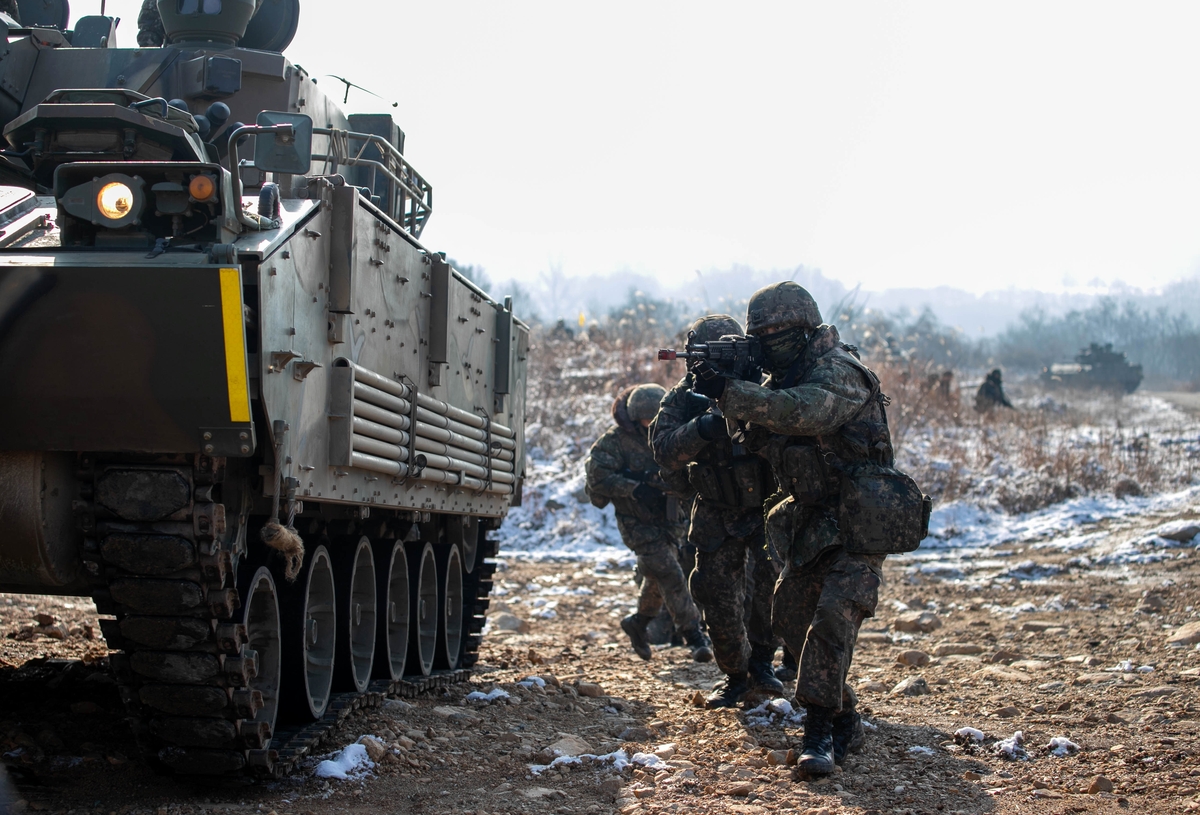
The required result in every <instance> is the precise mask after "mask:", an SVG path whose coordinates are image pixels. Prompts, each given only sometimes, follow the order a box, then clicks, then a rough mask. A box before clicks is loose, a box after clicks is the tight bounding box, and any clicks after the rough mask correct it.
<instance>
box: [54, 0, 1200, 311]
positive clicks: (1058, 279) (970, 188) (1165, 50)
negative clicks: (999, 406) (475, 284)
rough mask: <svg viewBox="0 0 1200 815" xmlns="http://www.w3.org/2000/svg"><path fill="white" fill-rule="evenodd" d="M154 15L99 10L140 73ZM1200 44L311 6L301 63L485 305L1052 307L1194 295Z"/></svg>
mask: <svg viewBox="0 0 1200 815" xmlns="http://www.w3.org/2000/svg"><path fill="white" fill-rule="evenodd" d="M97 5H98V4H97ZM138 5H139V3H138V2H137V0H110V2H109V4H108V7H109V10H110V13H118V14H121V15H122V16H123V17H125V21H124V22H123V24H122V26H121V33H122V40H121V42H122V44H124V45H127V46H128V45H132V44H133V38H134V35H135V33H136V22H135V21H136V16H137V15H136V9H137V6H138ZM84 6H85V4H84V3H83V2H82V0H80V1H79V2H77V3H76V7H75V9H74V11H75V14H76V15H80V14H83V13H88V12H89V11H90V12H91V13H95V10H92V9H87V8H84ZM1198 32H1200V4H1196V3H1177V4H1172V3H1149V4H1146V3H1139V4H1132V3H1129V4H1123V5H1121V6H1118V5H1117V4H1107V3H1095V2H1079V3H1065V2H1064V3H1047V2H1036V3H1034V2H1029V3H1023V2H1004V3H992V4H983V3H962V2H921V3H917V2H910V3H896V2H877V3H875V2H867V3H836V2H821V3H810V2H778V3H753V2H741V3H729V2H722V3H712V2H696V0H692V2H654V1H653V0H640V2H626V0H603V1H602V2H593V3H574V2H563V1H562V0H555V2H526V1H525V0H508V1H507V2H503V3H498V2H491V1H488V2H455V1H454V0H438V1H437V2H406V1H405V0H397V1H396V2H380V1H378V0H377V1H376V2H364V0H337V1H336V2H334V1H333V0H303V12H302V17H301V31H300V34H299V36H298V37H297V38H296V40H295V42H294V43H293V45H292V46H291V47H290V48H289V49H288V52H287V53H288V56H289V57H290V58H291V59H292V60H293V61H294V62H297V63H300V64H301V65H303V66H304V67H305V68H306V69H308V70H309V72H310V73H311V74H313V75H314V76H317V77H321V75H322V74H327V73H334V74H340V75H342V76H346V77H348V78H350V79H351V80H352V81H354V82H357V83H358V84H360V85H364V86H366V87H368V88H371V89H372V90H374V91H376V92H377V93H379V94H380V95H382V96H385V97H388V98H389V99H392V100H395V101H397V102H399V107H398V108H396V109H395V110H394V111H393V112H394V114H395V116H396V118H397V121H398V122H399V124H400V126H401V127H402V128H403V129H404V130H405V132H406V133H407V137H408V142H407V148H406V153H407V154H408V156H409V158H410V160H411V161H412V162H413V163H414V164H415V166H416V167H417V168H418V169H419V170H420V171H421V172H422V173H423V174H424V175H425V176H426V177H427V178H428V179H429V180H430V182H431V183H432V184H433V187H434V202H435V208H434V214H433V217H432V219H431V221H430V224H429V226H428V228H427V229H426V231H425V235H424V240H425V243H426V244H427V245H429V246H430V248H432V249H437V250H443V251H446V252H447V253H449V254H450V255H452V256H454V257H456V258H458V259H460V260H461V261H464V262H470V263H477V264H481V265H483V266H484V267H486V268H487V270H488V272H489V274H490V275H491V276H492V277H493V279H496V280H504V279H507V278H510V277H515V278H517V279H521V280H533V279H535V278H536V276H537V275H538V273H539V272H543V271H545V270H546V269H548V268H550V267H551V266H555V267H557V268H561V270H562V271H563V272H564V273H566V274H569V275H582V274H592V273H609V272H617V271H621V270H623V269H629V270H634V271H637V272H641V273H648V274H652V275H655V276H657V277H660V278H663V279H664V281H665V280H667V279H677V280H683V279H694V274H695V270H697V269H702V270H706V269H713V268H727V267H729V266H730V265H732V264H734V263H743V264H749V265H752V266H755V267H758V268H788V267H792V266H795V265H798V264H804V265H806V266H810V267H819V268H820V269H822V270H823V271H824V272H825V273H826V274H827V275H829V276H831V277H834V278H836V279H838V280H841V281H843V282H844V283H846V284H847V285H850V286H853V285H856V284H859V283H862V284H863V285H864V286H865V287H866V288H869V289H881V288H886V287H893V286H934V285H943V284H949V285H953V286H958V287H962V288H966V289H968V290H972V291H984V290H990V289H997V288H1007V287H1009V286H1016V287H1021V288H1039V289H1045V290H1061V289H1063V288H1064V287H1065V288H1077V287H1082V286H1086V285H1087V284H1088V283H1089V282H1091V281H1093V280H1097V279H1098V280H1101V281H1105V282H1111V281H1114V280H1123V281H1125V282H1127V283H1131V284H1134V285H1140V286H1156V285H1161V284H1162V283H1165V282H1167V281H1170V280H1173V279H1177V278H1179V277H1182V276H1185V275H1190V274H1193V273H1195V271H1196V269H1197V268H1200V229H1198V228H1197V227H1198V225H1200V115H1198V114H1197V107H1198V104H1197V99H1198V98H1200V48H1197V47H1196V44H1195V43H1196V38H1197V34H1198ZM321 81H322V82H329V83H330V84H329V88H330V90H331V91H334V90H335V84H334V82H333V81H332V80H327V79H321ZM350 101H351V107H352V108H354V109H356V110H378V109H380V108H378V107H377V106H376V105H375V103H374V100H371V99H370V97H367V96H364V95H361V94H358V95H355V94H352V95H351V100H350Z"/></svg>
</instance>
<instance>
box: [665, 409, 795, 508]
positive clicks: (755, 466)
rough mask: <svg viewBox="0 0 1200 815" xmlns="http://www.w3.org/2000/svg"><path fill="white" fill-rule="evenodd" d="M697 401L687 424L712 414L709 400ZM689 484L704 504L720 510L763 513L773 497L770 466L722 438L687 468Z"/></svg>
mask: <svg viewBox="0 0 1200 815" xmlns="http://www.w3.org/2000/svg"><path fill="white" fill-rule="evenodd" d="M700 401H701V400H696V402H697V404H696V408H695V412H694V413H691V415H689V416H688V421H691V420H692V419H695V418H698V417H700V416H703V415H704V414H705V413H707V412H709V410H710V407H709V405H708V400H707V399H705V400H703V403H704V404H703V405H700V404H699V402H700ZM686 472H687V480H688V484H689V485H691V487H692V489H693V490H695V491H696V494H697V495H699V496H700V498H701V499H703V500H704V501H706V502H708V503H711V504H713V505H715V506H717V507H719V508H721V509H761V508H762V505H763V501H765V500H766V499H767V496H768V495H770V494H771V492H772V489H771V487H772V486H773V485H772V482H771V473H770V470H769V468H768V465H767V463H766V462H765V461H764V460H763V459H762V458H761V457H759V456H757V455H755V454H753V453H751V452H749V451H748V450H746V448H745V447H743V446H742V445H740V444H735V443H734V442H733V441H732V440H730V439H729V437H728V434H721V435H719V436H718V437H717V438H716V439H713V440H712V441H711V442H709V444H708V445H707V446H706V447H705V448H704V450H703V451H701V453H700V454H699V455H698V456H697V460H696V461H693V462H691V463H689V464H688V465H687V471H686Z"/></svg>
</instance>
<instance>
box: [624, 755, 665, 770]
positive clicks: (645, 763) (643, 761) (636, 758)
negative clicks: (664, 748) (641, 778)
mask: <svg viewBox="0 0 1200 815" xmlns="http://www.w3.org/2000/svg"><path fill="white" fill-rule="evenodd" d="M629 760H630V761H632V762H633V763H634V764H637V765H640V766H642V767H645V768H646V769H648V770H661V769H663V768H664V767H666V766H667V762H665V761H663V760H662V759H661V758H659V757H658V756H656V755H654V753H634V754H633V757H632V758H631V759H629Z"/></svg>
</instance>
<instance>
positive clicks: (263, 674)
mask: <svg viewBox="0 0 1200 815" xmlns="http://www.w3.org/2000/svg"><path fill="white" fill-rule="evenodd" d="M51 4H52V3H51V0H46V2H45V3H42V4H36V3H28V4H26V3H25V2H24V0H22V3H21V5H22V6H24V5H29V6H30V7H31V8H32V7H33V6H35V5H37V6H40V5H51ZM158 10H159V12H160V14H161V20H162V31H163V35H164V37H165V44H164V45H162V46H160V47H147V48H136V49H121V48H117V47H115V46H116V25H115V21H114V20H113V19H111V18H107V17H85V18H83V19H82V20H79V21H78V22H77V23H76V25H75V26H74V28H73V29H72V30H70V31H63V30H61V29H62V28H66V26H67V24H66V22H65V21H63V22H61V24H59V26H57V27H56V26H55V25H54V24H53V23H54V22H55V21H54V19H51V20H49V21H48V22H47V21H43V22H41V23H38V24H31V23H30V22H29V21H28V20H26V21H25V22H24V23H21V22H19V21H17V20H16V19H14V18H11V17H8V16H5V15H0V26H3V27H5V34H6V37H5V42H4V43H3V45H2V47H3V48H4V54H3V59H2V61H0V127H2V128H3V135H4V139H5V142H6V145H5V147H4V149H3V150H2V151H0V185H3V186H2V187H0V382H2V383H3V389H2V392H3V398H0V591H5V592H26V593H35V594H36V593H43V594H70V595H79V594H83V595H90V596H91V597H92V598H94V600H95V602H96V605H97V608H98V609H99V612H100V615H101V628H102V630H103V633H104V636H105V637H106V639H107V641H108V644H109V646H110V647H111V648H113V649H116V653H115V654H114V655H113V656H112V659H111V662H112V667H113V669H114V672H115V675H116V678H117V680H118V682H119V684H120V688H121V691H122V695H123V697H124V699H125V702H126V704H127V706H128V713H129V718H130V720H131V721H132V722H133V724H134V727H135V730H136V735H137V738H138V740H139V743H140V744H141V746H142V748H143V751H144V753H145V755H146V757H147V759H148V760H149V761H151V762H153V763H154V764H156V765H157V766H158V767H159V768H160V769H166V770H169V771H175V772H179V773H200V774H228V773H240V772H260V773H267V774H269V773H273V772H279V770H280V767H286V766H287V762H288V761H289V760H290V758H291V757H294V756H296V755H298V752H297V751H302V750H303V749H304V746H305V745H310V744H312V743H313V742H314V740H315V738H317V737H319V733H320V728H321V727H322V723H328V722H329V721H331V717H336V716H338V715H340V713H341V712H342V711H345V710H347V709H350V708H353V707H355V706H359V705H362V704H373V703H378V701H379V700H380V699H381V698H382V695H384V694H387V693H389V692H390V693H395V692H399V691H401V690H406V692H407V691H411V690H412V689H413V688H414V687H417V688H419V687H420V686H421V684H422V683H425V684H426V685H428V684H429V683H430V682H432V681H434V679H435V678H436V677H443V678H444V677H448V676H449V677H453V676H461V673H457V674H456V673H455V672H461V671H462V670H463V669H466V668H469V667H470V666H471V665H472V664H473V663H474V661H475V660H476V658H477V649H478V647H479V642H480V632H481V629H482V626H483V621H484V620H483V615H484V611H485V609H486V607H487V596H488V592H489V590H490V587H491V575H492V572H493V570H494V568H495V566H494V563H491V562H489V561H488V560H487V558H488V557H489V556H490V555H493V554H494V546H495V544H494V542H492V541H490V540H489V538H488V536H487V533H488V531H489V530H491V529H494V528H496V527H497V526H498V525H499V523H500V522H501V519H503V518H504V516H505V514H506V513H507V512H508V509H509V507H510V506H512V505H513V504H514V503H515V502H517V501H519V499H520V492H521V482H522V476H523V470H524V442H523V425H524V411H525V404H524V393H525V358H526V353H527V347H528V329H527V327H526V326H525V325H524V324H523V323H521V321H520V320H518V319H517V318H516V317H515V316H514V315H513V313H512V308H511V301H509V300H506V301H505V302H503V303H500V302H497V301H495V300H493V299H492V298H491V297H489V296H488V294H487V293H486V292H484V291H482V290H480V289H479V288H477V287H476V286H474V285H473V284H471V283H470V282H469V281H468V280H466V279H465V278H464V277H462V276H461V275H459V274H458V273H457V272H456V271H455V270H454V269H453V268H451V266H450V265H449V264H448V263H447V261H446V259H445V257H444V256H443V255H441V254H439V253H436V252H432V251H429V250H427V249H426V248H425V247H424V246H423V245H422V244H421V242H420V236H421V231H422V228H423V227H424V226H425V224H426V222H427V221H428V219H429V216H430V213H431V211H432V200H433V198H432V188H431V187H430V185H429V184H428V183H427V182H426V180H425V179H424V178H423V177H422V176H421V175H420V174H419V173H418V172H417V170H416V169H415V168H414V167H413V166H412V164H410V163H409V161H408V159H407V158H406V157H405V155H404V153H403V147H404V142H403V134H402V133H401V131H400V130H399V129H398V128H397V127H396V125H395V124H394V123H393V122H392V120H391V118H390V117H388V116H382V117H379V116H346V115H345V114H343V112H342V111H341V110H340V109H339V108H338V106H337V105H336V104H335V103H334V101H332V100H331V99H330V98H329V97H327V96H326V95H325V94H324V93H323V91H322V89H321V88H320V87H318V86H317V84H316V82H315V80H314V79H312V78H311V77H309V76H308V75H307V74H306V73H305V72H304V71H303V70H302V69H300V68H299V67H298V66H296V65H293V64H291V63H290V62H289V61H288V60H287V59H285V58H284V57H283V56H282V54H281V53H280V52H281V51H282V50H283V48H284V47H285V46H286V45H287V42H288V41H289V40H290V37H291V34H292V33H293V32H294V30H295V25H296V20H297V19H298V15H299V7H298V0H290V2H289V0H269V2H262V3H261V7H260V6H259V5H258V2H257V1H256V0H203V2H199V1H198V0H159V2H158ZM264 14H266V15H274V16H269V17H268V19H265V20H264V19H263V15H264ZM243 123H246V124H243ZM297 745H298V746H297Z"/></svg>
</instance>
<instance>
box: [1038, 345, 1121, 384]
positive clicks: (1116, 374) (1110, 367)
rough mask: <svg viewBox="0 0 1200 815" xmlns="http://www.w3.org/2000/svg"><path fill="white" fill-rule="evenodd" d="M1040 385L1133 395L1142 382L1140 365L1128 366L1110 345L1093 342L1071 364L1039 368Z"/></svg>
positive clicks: (1064, 363) (1065, 363)
mask: <svg viewBox="0 0 1200 815" xmlns="http://www.w3.org/2000/svg"><path fill="white" fill-rule="evenodd" d="M1041 378H1042V382H1045V383H1046V384H1048V385H1052V386H1061V387H1067V388H1099V389H1102V390H1110V391H1116V392H1118V393H1133V392H1134V391H1135V390H1137V388H1138V385H1140V384H1141V382H1142V366H1141V365H1130V364H1129V361H1128V360H1127V359H1125V354H1123V353H1121V352H1120V351H1114V350H1113V347H1112V343H1111V342H1109V343H1105V344H1104V345H1100V344H1099V343H1095V342H1094V343H1092V344H1091V345H1090V346H1088V347H1087V348H1085V349H1083V350H1082V351H1080V352H1079V353H1078V354H1077V355H1076V356H1075V361H1074V362H1063V363H1055V364H1053V365H1051V366H1050V367H1048V368H1044V369H1042V377H1041Z"/></svg>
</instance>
